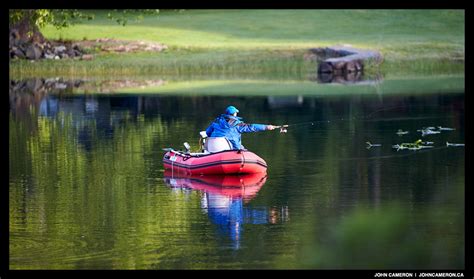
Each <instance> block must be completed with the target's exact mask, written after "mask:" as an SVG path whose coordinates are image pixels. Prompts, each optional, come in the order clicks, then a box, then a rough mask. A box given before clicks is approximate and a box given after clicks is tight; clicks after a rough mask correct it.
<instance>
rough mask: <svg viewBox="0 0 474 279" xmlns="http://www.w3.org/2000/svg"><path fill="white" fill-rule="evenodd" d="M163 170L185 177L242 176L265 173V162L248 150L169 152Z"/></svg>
mask: <svg viewBox="0 0 474 279" xmlns="http://www.w3.org/2000/svg"><path fill="white" fill-rule="evenodd" d="M163 164H164V167H165V170H170V171H172V172H177V173H180V174H185V175H205V174H244V173H264V172H266V171H267V163H266V162H265V160H263V159H262V158H260V157H259V156H257V155H255V154H254V153H253V152H250V151H248V150H224V151H220V152H215V153H189V152H188V153H185V152H181V151H176V150H169V151H168V152H166V154H165V156H164V157H163Z"/></svg>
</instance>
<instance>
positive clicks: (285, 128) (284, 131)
mask: <svg viewBox="0 0 474 279" xmlns="http://www.w3.org/2000/svg"><path fill="white" fill-rule="evenodd" d="M318 122H324V123H329V122H330V121H329V120H317V121H308V122H300V123H293V124H285V125H279V126H275V128H279V129H280V133H286V132H288V129H287V128H288V127H295V126H305V125H311V126H314V125H315V123H318Z"/></svg>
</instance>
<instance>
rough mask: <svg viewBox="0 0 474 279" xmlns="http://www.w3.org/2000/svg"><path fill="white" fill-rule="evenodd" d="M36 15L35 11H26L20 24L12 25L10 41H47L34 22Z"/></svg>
mask: <svg viewBox="0 0 474 279" xmlns="http://www.w3.org/2000/svg"><path fill="white" fill-rule="evenodd" d="M34 13H35V11H34V10H26V11H25V12H24V14H23V17H22V18H21V19H20V20H19V21H18V22H16V23H15V24H11V25H10V41H11V40H12V39H13V40H21V41H23V42H38V43H43V42H45V41H46V40H45V38H44V36H43V34H42V33H41V31H40V30H39V28H38V26H36V24H35V23H34V22H33V18H34ZM11 43H12V42H10V44H11Z"/></svg>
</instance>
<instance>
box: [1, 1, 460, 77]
mask: <svg viewBox="0 0 474 279" xmlns="http://www.w3.org/2000/svg"><path fill="white" fill-rule="evenodd" d="M95 14H96V18H95V19H94V20H92V21H86V22H83V23H81V24H78V25H75V26H72V27H70V28H67V29H63V30H57V29H55V28H54V27H52V26H47V27H45V28H44V29H43V30H42V31H43V33H44V35H45V36H46V37H47V38H49V39H67V40H83V39H88V40H92V39H97V38H113V39H119V40H138V41H150V42H160V43H164V44H166V45H168V47H169V49H168V50H166V51H164V52H159V53H135V54H97V55H96V57H95V60H93V61H67V60H64V61H63V60H61V61H40V62H35V63H30V62H25V61H12V62H11V63H10V69H11V70H10V71H11V73H10V75H11V76H12V75H13V76H19V75H30V76H38V75H58V74H61V75H68V76H71V75H98V74H99V75H100V74H103V75H110V74H112V75H127V74H128V75H135V74H186V73H196V72H205V73H210V74H212V73H222V72H224V73H227V74H231V73H233V74H244V73H250V74H264V73H266V72H269V71H276V72H280V73H285V72H287V73H288V72H290V73H293V74H294V73H295V72H298V71H311V70H312V69H313V68H314V66H315V65H314V64H315V63H314V62H312V63H311V61H308V60H305V59H304V57H305V53H306V51H307V49H309V48H313V47H326V46H331V45H337V44H350V45H352V46H354V47H360V48H367V49H374V50H378V51H380V52H381V53H382V54H383V56H384V59H385V63H384V64H387V65H389V66H388V68H390V69H395V70H396V69H397V68H406V67H407V65H408V64H412V63H413V62H414V63H415V64H417V63H418V64H419V63H422V62H423V61H431V62H430V63H432V64H433V63H435V62H433V61H437V63H439V62H440V61H442V62H443V63H451V62H453V61H457V62H458V63H459V62H461V63H463V61H464V42H465V38H464V11H462V10H187V11H184V12H171V11H165V12H162V13H160V15H159V16H145V17H144V19H143V20H141V21H139V22H135V21H133V20H131V21H130V22H129V23H128V24H127V25H126V26H125V27H123V26H120V25H117V24H116V23H114V22H113V21H110V20H108V19H107V18H106V16H105V14H104V12H95ZM410 67H412V66H410V65H408V68H410Z"/></svg>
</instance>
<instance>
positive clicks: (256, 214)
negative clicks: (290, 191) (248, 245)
mask: <svg viewBox="0 0 474 279" xmlns="http://www.w3.org/2000/svg"><path fill="white" fill-rule="evenodd" d="M266 179H267V174H266V173H253V174H245V175H225V176H224V175H208V176H176V173H174V174H173V173H172V172H171V171H169V172H168V171H165V175H164V181H165V183H166V184H167V185H168V186H170V187H171V188H173V189H181V190H187V189H191V190H198V191H200V192H202V193H203V195H202V198H201V208H202V209H203V212H205V213H207V214H208V217H209V219H210V220H211V221H212V223H214V224H216V225H217V226H218V232H219V234H221V235H223V236H228V237H230V239H231V240H232V245H233V248H234V249H239V248H240V238H241V233H242V229H243V226H244V224H276V223H280V222H285V221H288V219H289V218H288V207H286V206H284V207H281V208H277V207H271V208H268V207H258V208H253V207H247V204H248V202H249V201H250V200H251V199H253V198H254V197H255V196H256V195H257V193H258V191H260V189H261V188H262V186H263V185H264V184H265V182H266Z"/></svg>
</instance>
